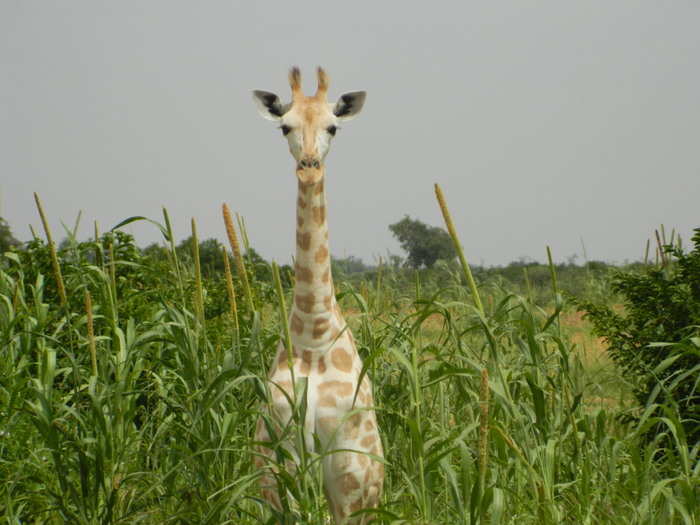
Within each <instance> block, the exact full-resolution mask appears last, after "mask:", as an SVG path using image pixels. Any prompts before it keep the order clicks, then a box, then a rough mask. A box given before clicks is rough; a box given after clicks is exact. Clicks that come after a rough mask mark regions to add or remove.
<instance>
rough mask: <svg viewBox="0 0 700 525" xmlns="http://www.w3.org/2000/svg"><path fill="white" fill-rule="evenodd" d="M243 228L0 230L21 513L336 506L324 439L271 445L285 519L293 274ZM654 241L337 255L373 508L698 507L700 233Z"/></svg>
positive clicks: (554, 516)
mask: <svg viewBox="0 0 700 525" xmlns="http://www.w3.org/2000/svg"><path fill="white" fill-rule="evenodd" d="M38 203H39V201H38V199H37V204H38ZM443 204H444V202H443ZM443 213H444V215H445V217H446V220H447V224H448V229H449V231H450V236H451V238H452V239H456V234H455V232H454V228H453V227H451V224H450V222H449V214H448V212H447V208H446V206H443ZM42 218H43V212H42ZM132 220H136V219H132ZM125 222H126V221H125ZM3 224H4V223H3ZM399 224H400V223H399ZM228 226H229V236H230V238H231V240H232V241H233V244H234V254H233V256H232V255H231V254H230V253H229V252H227V251H226V250H223V249H222V247H221V246H220V245H219V244H218V243H217V242H216V241H213V240H208V241H203V242H200V241H199V239H198V235H197V231H196V225H195V223H194V221H192V223H191V231H192V235H191V237H189V238H188V239H186V240H185V241H183V242H182V243H180V244H179V245H176V243H175V241H174V234H173V227H172V224H171V221H170V219H169V217H168V215H167V213H165V212H164V217H163V220H162V221H160V222H158V223H156V222H154V226H153V227H154V228H159V229H160V230H161V232H162V234H163V236H164V243H163V244H162V245H152V246H149V247H147V248H145V249H140V248H138V247H137V246H136V245H135V244H134V240H133V238H132V237H131V236H129V235H128V234H126V233H123V232H122V231H121V230H120V229H119V228H116V229H115V230H113V231H110V232H108V233H100V232H98V231H95V235H94V238H93V239H91V240H87V241H79V240H78V239H77V238H76V237H75V235H73V234H70V235H68V238H67V240H66V241H65V242H62V243H61V249H60V250H57V249H56V247H55V246H56V245H55V243H54V242H53V240H52V239H51V237H50V232H49V231H48V228H47V227H46V223H45V221H44V235H42V236H41V238H40V237H39V235H35V238H34V240H32V241H30V242H28V243H25V244H23V245H17V243H6V244H3V248H4V250H5V253H4V254H3V255H1V256H0V257H1V258H0V480H1V482H0V516H2V517H3V520H4V522H6V523H12V524H19V523H22V524H25V523H50V524H62V523H77V524H96V523H104V524H108V523H147V524H151V523H153V524H155V523H177V524H186V523H187V524H189V523H209V524H223V523H235V524H245V523H250V524H258V523H274V522H275V520H276V519H278V520H280V521H282V522H284V523H314V524H315V523H319V524H320V523H327V522H328V521H327V520H328V514H327V511H326V507H325V502H324V498H323V492H322V479H321V473H320V471H319V469H318V468H317V467H318V464H319V458H320V457H321V456H322V455H323V454H324V453H327V452H328V451H323V450H320V451H317V452H311V453H309V452H305V451H303V449H302V448H301V447H299V450H298V452H299V454H300V456H301V464H300V466H299V470H298V471H297V472H296V473H294V474H292V473H289V472H287V471H286V470H285V468H284V460H285V458H286V457H288V454H289V451H287V450H285V449H284V448H283V447H282V446H278V447H276V451H275V452H276V461H277V463H278V466H279V467H280V472H279V474H278V480H279V483H280V484H281V485H282V486H283V487H285V488H286V489H287V496H286V498H285V502H286V503H285V504H286V505H287V507H286V511H285V512H284V513H283V514H282V515H277V516H276V515H275V514H274V513H273V511H272V509H270V508H269V507H268V506H267V504H266V503H265V502H264V501H263V500H262V499H261V498H260V495H259V493H258V490H257V487H256V480H257V478H258V477H259V475H260V473H259V472H257V471H256V470H255V469H254V467H253V461H252V459H253V457H252V454H253V450H254V442H253V437H252V436H253V429H254V425H255V422H256V420H257V418H258V415H259V407H260V405H261V403H263V402H264V399H265V384H264V378H265V375H266V370H267V366H268V363H270V361H271V360H272V358H273V355H274V352H275V349H276V346H277V344H278V342H279V340H280V337H281V334H283V333H284V331H283V329H282V327H283V324H284V321H285V314H284V312H285V310H286V308H287V305H288V304H289V302H290V294H291V287H292V284H293V275H292V273H291V271H290V269H289V268H288V267H282V268H277V266H276V265H270V264H268V263H267V262H266V261H264V260H263V259H262V258H261V257H260V256H259V255H257V254H256V253H255V251H254V250H253V249H252V248H251V246H250V242H249V240H248V239H247V236H246V234H245V228H244V227H243V226H244V224H243V223H242V222H241V221H239V223H238V226H239V228H238V234H236V230H235V229H234V227H233V225H232V224H229V225H228ZM404 226H406V224H404ZM408 226H410V225H408ZM414 226H415V225H414ZM406 229H407V230H408V228H406ZM7 231H8V232H9V229H8V230H7ZM441 231H442V230H441ZM442 232H443V233H444V234H445V235H447V234H446V233H445V232H444V231H442ZM407 235H408V234H407ZM239 240H240V243H241V244H242V246H240V247H239ZM659 244H660V246H662V250H661V251H660V253H661V254H662V255H661V260H660V261H659V263H658V264H656V263H648V264H646V263H645V264H643V263H638V264H635V265H631V266H629V267H626V268H622V269H620V268H618V269H611V268H610V267H608V266H607V265H605V264H602V263H586V264H584V265H583V266H578V265H575V264H573V262H572V263H569V264H562V265H554V264H551V259H550V264H548V265H541V264H536V263H529V262H523V261H521V262H518V263H514V264H512V265H509V266H507V267H504V268H474V269H472V268H470V267H469V266H468V264H467V261H466V260H465V259H464V254H463V251H462V250H461V249H460V248H459V246H458V244H457V245H455V246H456V250H455V248H452V249H453V250H455V251H454V252H451V253H454V254H456V255H457V259H456V260H452V261H449V260H448V261H444V260H443V261H432V262H431V264H427V262H426V261H425V260H424V259H416V260H414V261H411V260H409V263H411V264H409V265H408V266H407V265H404V264H403V263H402V261H401V260H400V259H399V258H396V257H393V258H390V259H389V260H388V261H387V262H386V263H384V264H381V265H379V266H376V267H372V268H369V267H366V266H365V265H364V263H362V262H361V261H359V260H357V259H354V258H348V259H343V260H337V261H335V264H334V271H335V276H336V277H335V281H336V291H337V294H338V299H339V301H340V303H341V305H342V306H343V308H344V310H345V311H346V312H348V316H347V317H348V321H349V323H350V324H351V327H352V329H353V331H354V333H355V336H356V340H357V342H358V346H359V351H360V353H361V354H362V357H363V360H364V363H365V366H366V367H367V369H368V372H369V373H370V374H371V376H372V378H373V383H374V388H375V401H376V405H377V407H376V408H377V415H378V419H379V424H380V427H381V430H382V436H383V440H384V449H385V454H386V482H385V494H384V497H383V501H382V505H381V507H380V508H379V509H377V510H376V511H374V512H373V513H372V518H373V519H374V520H375V522H376V523H416V524H417V523H425V524H428V523H430V524H455V523H460V524H477V523H489V524H497V523H504V524H505V523H513V524H516V523H517V524H518V525H524V524H561V523H571V524H599V523H610V524H614V523H625V524H649V525H652V524H654V525H656V524H675V523H679V524H688V525H691V524H697V523H698V522H699V521H700V520H699V519H698V513H699V512H700V504H699V503H698V501H699V500H700V497H699V496H700V481H699V480H700V466H699V465H700V463H699V462H698V452H699V450H700V445H699V444H698V440H697V434H698V433H697V428H698V426H697V425H698V421H697V419H698V412H697V406H698V405H697V400H698V396H697V388H698V375H699V374H698V370H699V368H698V355H699V352H700V339H699V338H698V325H700V319H699V318H698V314H699V312H700V308H698V306H699V305H700V300H699V298H700V294H699V293H698V291H699V290H700V289H699V288H698V280H697V279H698V275H700V265H699V264H698V261H700V234H699V235H698V236H697V237H696V239H695V249H694V250H693V251H690V252H688V253H684V252H683V251H682V250H680V249H678V248H677V245H676V244H675V243H674V242H670V243H669V246H667V247H666V248H663V245H664V243H662V242H659ZM446 253H447V252H446ZM428 266H429V268H428ZM472 270H473V271H472ZM586 313H587V315H588V316H589V317H590V318H591V320H592V322H593V325H594V326H595V330H596V331H597V332H596V334H597V335H596V334H594V333H592V331H591V329H590V328H589V325H587V324H586V323H585V321H583V320H582V315H583V314H586ZM652 314H653V315H655V317H654V316H653V315H652ZM598 335H599V336H601V337H603V338H604V339H603V340H601V339H599V338H598ZM608 346H609V347H610V352H611V355H612V358H613V360H611V359H609V358H608V354H607V351H606V347H608ZM645 356H647V357H649V356H651V357H649V358H648V359H645ZM299 399H300V401H299V404H298V406H297V407H296V410H295V414H296V415H295V417H296V418H298V417H302V416H301V415H302V414H303V410H304V405H303V396H300V398H299ZM284 432H289V434H288V435H290V436H298V432H297V431H296V430H295V429H294V428H293V425H291V426H290V427H289V428H287V429H285V431H284ZM285 435H287V434H285ZM283 437H284V436H278V438H279V439H280V441H281V440H282V438H283ZM294 439H296V438H293V441H294ZM301 439H302V437H299V440H297V441H295V442H297V443H298V442H300V441H301Z"/></svg>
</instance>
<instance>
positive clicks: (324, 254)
mask: <svg viewBox="0 0 700 525" xmlns="http://www.w3.org/2000/svg"><path fill="white" fill-rule="evenodd" d="M326 259H328V248H327V247H326V246H325V245H321V246H319V248H318V250H316V255H315V256H314V260H315V261H316V263H317V264H321V263H323V262H325V261H326Z"/></svg>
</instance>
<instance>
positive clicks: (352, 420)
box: [343, 414, 362, 439]
mask: <svg viewBox="0 0 700 525" xmlns="http://www.w3.org/2000/svg"><path fill="white" fill-rule="evenodd" d="M361 421H362V414H353V415H352V416H350V417H349V418H348V419H347V421H346V422H345V425H344V428H343V435H344V436H345V437H346V438H347V439H357V436H358V435H359V434H360V423H361Z"/></svg>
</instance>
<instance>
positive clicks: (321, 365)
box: [317, 356, 326, 374]
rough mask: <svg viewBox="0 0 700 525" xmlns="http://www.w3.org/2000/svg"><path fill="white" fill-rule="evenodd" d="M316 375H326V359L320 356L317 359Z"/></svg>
mask: <svg viewBox="0 0 700 525" xmlns="http://www.w3.org/2000/svg"><path fill="white" fill-rule="evenodd" d="M317 367H318V373H319V374H325V373H326V359H325V358H324V357H323V356H320V357H319V358H318V363H317Z"/></svg>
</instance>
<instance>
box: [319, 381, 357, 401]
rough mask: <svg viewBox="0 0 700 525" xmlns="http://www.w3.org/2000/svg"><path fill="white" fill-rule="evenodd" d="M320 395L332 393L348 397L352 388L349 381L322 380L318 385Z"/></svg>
mask: <svg viewBox="0 0 700 525" xmlns="http://www.w3.org/2000/svg"><path fill="white" fill-rule="evenodd" d="M318 390H319V392H321V395H325V394H327V393H334V394H335V395H337V396H342V397H348V396H350V395H351V394H352V391H353V388H352V383H351V382H350V381H324V382H323V383H321V384H320V385H318Z"/></svg>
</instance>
